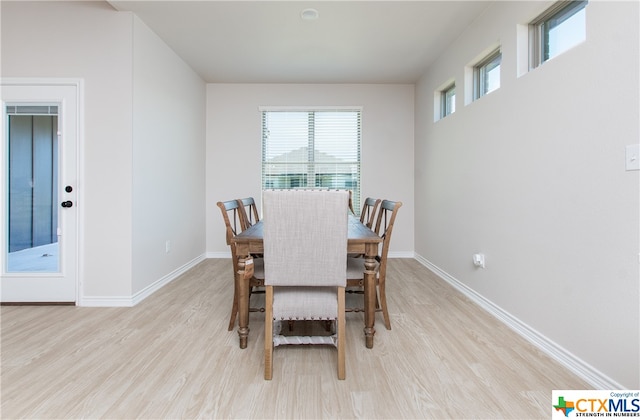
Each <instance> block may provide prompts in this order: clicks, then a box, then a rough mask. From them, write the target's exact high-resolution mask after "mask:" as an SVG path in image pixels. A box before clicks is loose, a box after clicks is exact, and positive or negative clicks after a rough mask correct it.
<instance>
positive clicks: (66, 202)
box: [60, 201, 73, 208]
mask: <svg viewBox="0 0 640 420" xmlns="http://www.w3.org/2000/svg"><path fill="white" fill-rule="evenodd" d="M60 205H61V206H62V207H64V208H69V207H73V201H63V202H62V203H61V204H60Z"/></svg>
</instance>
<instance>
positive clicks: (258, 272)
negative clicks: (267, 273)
mask: <svg viewBox="0 0 640 420" xmlns="http://www.w3.org/2000/svg"><path fill="white" fill-rule="evenodd" d="M217 206H218V207H219V208H220V211H221V212H222V218H223V219H224V224H225V229H226V230H225V235H226V240H227V245H229V248H230V250H231V263H232V267H233V304H232V305H231V316H230V317H229V327H228V329H229V331H231V330H233V327H234V325H235V323H236V316H237V314H238V285H237V284H236V281H235V278H236V273H237V272H238V255H237V253H236V246H235V244H234V243H233V241H232V239H233V238H234V237H235V236H236V235H237V234H238V233H240V232H242V231H243V230H244V226H245V221H244V215H243V213H244V210H243V208H242V201H240V200H229V201H218V203H217ZM253 261H254V272H253V276H252V277H251V279H249V293H251V292H252V291H253V288H254V287H262V286H264V264H263V259H262V258H254V259H253ZM249 310H250V311H252V312H256V311H261V308H249Z"/></svg>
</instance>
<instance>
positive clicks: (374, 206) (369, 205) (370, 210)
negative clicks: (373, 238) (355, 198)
mask: <svg viewBox="0 0 640 420" xmlns="http://www.w3.org/2000/svg"><path fill="white" fill-rule="evenodd" d="M378 206H380V199H376V198H371V197H367V198H366V199H365V200H364V204H363V205H362V212H360V222H362V223H364V224H365V225H366V226H367V227H368V228H369V229H371V228H372V227H373V222H374V221H375V217H376V212H377V211H378Z"/></svg>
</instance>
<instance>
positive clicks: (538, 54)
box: [529, 0, 589, 70]
mask: <svg viewBox="0 0 640 420" xmlns="http://www.w3.org/2000/svg"><path fill="white" fill-rule="evenodd" d="M588 3H589V1H588V0H561V1H559V2H557V3H555V4H554V5H553V6H551V7H550V8H549V9H547V10H546V11H545V12H544V13H542V14H541V15H540V16H538V18H536V19H535V20H534V21H532V22H531V23H530V24H529V69H530V70H532V69H535V68H537V67H539V66H540V65H542V64H543V63H545V62H547V61H549V60H550V59H552V58H554V57H557V56H558V55H560V54H562V53H564V52H565V51H566V50H564V51H562V52H560V53H558V54H556V55H553V56H549V51H546V48H545V47H546V46H547V45H548V43H547V42H546V40H547V37H548V34H549V30H550V28H548V24H549V21H550V20H552V19H556V18H564V19H563V22H564V21H566V20H567V19H569V18H571V17H572V16H574V15H575V14H576V13H579V12H580V11H582V10H585V9H586V7H587V4H588ZM557 26H558V25H556V26H555V27H557ZM585 26H586V23H585ZM585 31H586V27H585Z"/></svg>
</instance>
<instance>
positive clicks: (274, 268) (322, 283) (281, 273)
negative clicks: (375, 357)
mask: <svg viewBox="0 0 640 420" xmlns="http://www.w3.org/2000/svg"><path fill="white" fill-rule="evenodd" d="M348 199H349V195H348V193H347V191H304V190H287V191H264V193H263V207H262V210H263V216H264V218H263V221H262V223H263V229H264V230H263V232H264V256H265V259H264V262H265V265H264V269H265V289H266V297H265V342H264V350H265V353H264V378H265V379H266V380H270V379H271V378H272V376H273V350H274V347H277V346H280V345H287V344H325V345H333V346H336V347H337V350H338V379H344V378H345V375H346V368H345V295H344V291H345V285H346V267H347V230H348V211H347V206H348ZM289 320H295V321H297V320H315V321H322V320H324V321H332V322H335V323H336V325H335V331H336V334H334V335H333V336H311V337H309V336H304V337H291V336H285V335H281V334H279V331H278V325H279V324H280V323H282V322H283V321H289ZM275 323H277V324H276V325H275V328H274V324H275ZM274 330H275V333H274Z"/></svg>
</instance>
